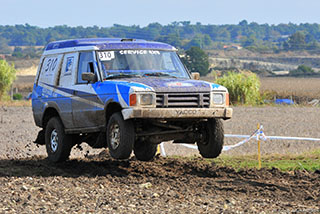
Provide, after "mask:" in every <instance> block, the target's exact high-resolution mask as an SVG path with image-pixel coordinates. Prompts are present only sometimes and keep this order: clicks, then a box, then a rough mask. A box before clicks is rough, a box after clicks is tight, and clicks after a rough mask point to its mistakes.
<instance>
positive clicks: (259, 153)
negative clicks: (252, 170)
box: [257, 123, 261, 169]
mask: <svg viewBox="0 0 320 214" xmlns="http://www.w3.org/2000/svg"><path fill="white" fill-rule="evenodd" d="M257 128H258V131H259V132H260V123H258V126H257ZM257 137H258V163H259V166H258V169H261V150H260V136H259V134H258V136H257Z"/></svg>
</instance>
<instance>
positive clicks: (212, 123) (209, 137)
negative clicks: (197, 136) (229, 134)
mask: <svg viewBox="0 0 320 214" xmlns="http://www.w3.org/2000/svg"><path fill="white" fill-rule="evenodd" d="M204 135H205V140H204V141H203V142H201V141H200V142H197V145H198V149H199V152H200V154H201V156H202V157H204V158H216V157H218V156H219V155H220V153H221V151H222V148H223V142H224V130H223V124H222V121H221V120H220V119H211V120H208V121H207V122H206V123H205V124H204Z"/></svg>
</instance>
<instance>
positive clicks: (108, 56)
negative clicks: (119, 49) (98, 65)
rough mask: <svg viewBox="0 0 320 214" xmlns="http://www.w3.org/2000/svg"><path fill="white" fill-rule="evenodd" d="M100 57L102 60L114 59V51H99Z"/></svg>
mask: <svg viewBox="0 0 320 214" xmlns="http://www.w3.org/2000/svg"><path fill="white" fill-rule="evenodd" d="M99 59H100V60H101V61H110V60H112V59H114V51H104V52H99Z"/></svg>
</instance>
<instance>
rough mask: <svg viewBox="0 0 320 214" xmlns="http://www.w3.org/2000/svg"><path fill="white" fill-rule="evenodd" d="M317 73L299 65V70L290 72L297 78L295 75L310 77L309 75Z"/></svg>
mask: <svg viewBox="0 0 320 214" xmlns="http://www.w3.org/2000/svg"><path fill="white" fill-rule="evenodd" d="M314 73H315V71H314V70H313V69H312V68H311V67H308V66H306V65H299V66H298V68H297V69H295V70H292V71H290V73H289V74H290V75H292V76H295V75H309V74H314Z"/></svg>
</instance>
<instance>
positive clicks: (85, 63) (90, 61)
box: [72, 51, 101, 129]
mask: <svg viewBox="0 0 320 214" xmlns="http://www.w3.org/2000/svg"><path fill="white" fill-rule="evenodd" d="M97 70H98V69H97V66H96V60H95V53H94V52H93V51H89V52H80V53H79V61H78V67H77V72H76V76H75V82H74V87H73V89H74V92H73V97H72V114H73V123H74V125H75V127H76V128H84V129H88V128H95V127H97V126H98V122H97V119H98V118H97V114H96V111H97V106H100V105H101V101H100V99H99V98H98V96H97V93H96V91H95V90H94V88H95V87H96V86H97V84H99V82H95V83H89V82H88V81H85V80H83V79H82V77H81V75H82V73H84V72H93V73H95V75H96V77H97V80H99V79H100V77H99V75H98V72H97Z"/></svg>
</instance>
